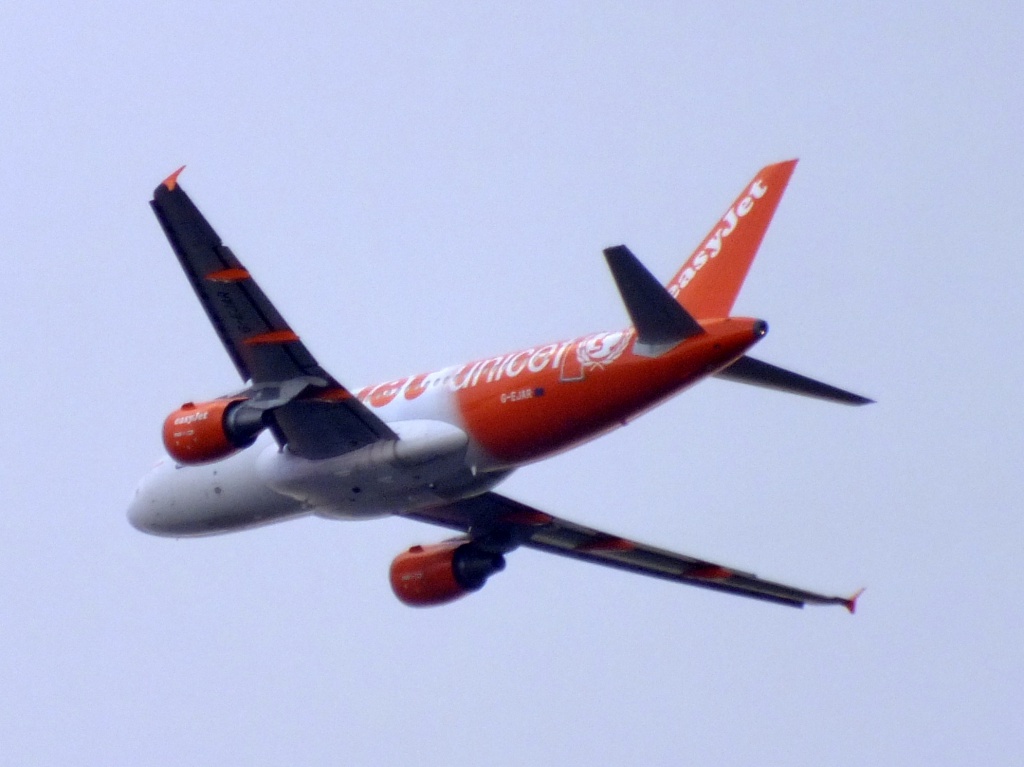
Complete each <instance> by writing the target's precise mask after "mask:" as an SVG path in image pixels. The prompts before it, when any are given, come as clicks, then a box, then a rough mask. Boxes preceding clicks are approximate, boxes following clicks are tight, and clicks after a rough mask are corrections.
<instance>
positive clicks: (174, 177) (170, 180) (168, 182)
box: [164, 165, 185, 192]
mask: <svg viewBox="0 0 1024 767" xmlns="http://www.w3.org/2000/svg"><path fill="white" fill-rule="evenodd" d="M183 170H185V166H184V165H182V166H181V167H180V168H178V169H177V170H176V171H174V173H172V174H171V175H169V176H168V177H167V178H165V179H164V186H165V187H167V191H168V192H173V191H174V187H176V186H177V185H178V176H180V175H181V172H182V171H183Z"/></svg>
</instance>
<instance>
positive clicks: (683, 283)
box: [668, 160, 796, 320]
mask: <svg viewBox="0 0 1024 767" xmlns="http://www.w3.org/2000/svg"><path fill="white" fill-rule="evenodd" d="M795 167H796V160H787V161H786V162H780V163H777V164H775V165H769V166H767V167H766V168H762V169H761V171H760V172H759V173H758V174H757V175H756V176H754V178H753V180H752V181H751V182H750V183H749V184H748V185H747V186H746V187H745V188H744V189H743V191H742V192H740V196H739V197H737V198H736V201H735V202H734V203H733V204H732V205H731V206H729V209H728V210H727V211H726V212H725V215H724V216H722V218H721V220H720V221H718V222H717V223H716V224H715V225H714V226H713V227H712V228H711V231H710V232H708V235H707V237H705V238H704V241H703V242H702V243H701V245H700V247H699V248H697V250H695V251H694V252H693V255H691V256H690V257H689V258H688V259H687V260H686V263H685V264H683V268H682V269H680V270H679V272H678V273H677V274H676V276H675V277H673V278H672V281H671V282H670V283H669V284H668V291H669V292H670V293H671V294H672V295H673V296H674V297H675V299H676V300H677V301H678V302H679V303H680V304H682V305H683V306H684V307H686V309H687V311H689V312H690V314H692V315H693V316H694V317H696V318H697V319H698V320H701V319H711V318H714V317H728V316H729V312H730V310H731V309H732V305H733V303H735V301H736V296H737V294H738V293H739V292H740V288H741V287H742V286H743V280H744V279H745V278H746V276H747V271H748V270H749V269H750V264H751V263H752V262H753V261H754V256H755V255H757V249H758V247H760V245H761V240H763V239H764V234H765V232H766V231H767V230H768V224H769V223H771V220H772V216H773V215H774V214H775V208H777V207H778V205H779V200H780V199H782V193H783V192H784V191H785V190H786V185H787V184H788V183H789V177H790V176H792V175H793V169H794V168H795Z"/></svg>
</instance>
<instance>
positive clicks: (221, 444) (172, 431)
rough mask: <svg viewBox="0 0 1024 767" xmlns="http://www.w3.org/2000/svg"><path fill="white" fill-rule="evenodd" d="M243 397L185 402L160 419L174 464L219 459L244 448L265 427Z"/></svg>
mask: <svg viewBox="0 0 1024 767" xmlns="http://www.w3.org/2000/svg"><path fill="white" fill-rule="evenodd" d="M245 403H246V400H245V398H241V397H236V398H229V399H217V400H213V401H211V402H201V403H199V404H195V403H192V402H186V403H185V404H184V405H182V406H181V407H180V408H178V409H177V410H175V411H174V412H173V413H171V414H170V415H169V416H167V419H166V420H165V421H164V432H163V436H164V447H165V448H167V452H168V453H169V454H170V456H171V457H172V458H173V459H174V460H175V461H177V462H178V463H183V464H189V465H191V464H197V463H209V462H210V461H219V460H221V459H222V458H227V457H228V456H229V455H232V454H233V453H237V452H238V451H239V450H241V449H243V448H246V447H248V446H249V445H251V444H252V443H253V442H255V441H256V437H257V436H258V435H259V433H260V432H261V431H262V430H263V428H264V427H265V426H266V424H265V423H264V420H263V413H264V411H262V410H256V409H254V408H251V407H246V405H245Z"/></svg>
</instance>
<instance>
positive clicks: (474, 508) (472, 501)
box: [403, 492, 860, 613]
mask: <svg viewBox="0 0 1024 767" xmlns="http://www.w3.org/2000/svg"><path fill="white" fill-rule="evenodd" d="M403 516H406V517H409V518H411V519H417V520H419V521H421V522H430V523H432V524H436V525H441V526H443V527H448V528H452V529H454V530H459V531H461V532H464V533H468V534H469V536H470V537H471V538H472V539H473V540H474V541H476V542H477V543H479V544H480V545H482V546H483V547H484V548H493V549H494V550H496V551H501V552H506V551H510V550H511V549H514V548H516V547H517V546H527V547H529V548H531V549H539V550H540V551H548V552H551V553H552V554H561V555H562V556H566V557H572V558H573V559H579V560H582V561H584V562H593V563H595V564H599V565H607V566H609V567H615V568H618V569H620V570H628V571H630V572H634V573H640V574H642V575H651V576H654V577H655V578H662V579H664V580H668V581H674V582H676V583H686V584H689V585H691V586H698V587H700V588H705V589H713V590H715V591H724V592H726V593H729V594H738V595H739V596H744V597H751V598H753V599H761V600H764V601H766V602H775V603H777V604H783V605H789V606H790V607H803V606H804V605H805V604H824V605H843V606H844V607H845V608H846V609H847V610H849V611H850V612H851V613H852V612H853V611H854V609H855V607H856V602H857V597H858V596H860V593H859V592H858V593H857V594H854V595H853V596H852V597H837V596H827V595H825V594H816V593H814V592H813V591H805V590H803V589H798V588H794V587H793V586H786V585H785V584H782V583H774V582H772V581H766V580H763V579H761V578H758V577H757V576H756V575H753V574H752V573H745V572H741V571H740V570H736V569H734V568H732V567H726V566H724V565H720V564H716V563H714V562H708V561H707V560H704V559H699V558H697V557H691V556H687V555H686V554H677V553H675V552H672V551H666V550H664V549H658V548H655V547H653V546H646V545H644V544H642V543H637V542H635V541H630V540H627V539H625V538H620V537H618V536H616V535H610V534H609V533H604V532H601V531H600V530H594V529H593V528H589V527H584V526H583V525H578V524H576V523H575V522H569V521H568V520H565V519H559V518H558V517H554V516H552V515H550V514H548V513H546V512H543V511H539V510H538V509H535V508H532V507H531V506H527V505H526V504H524V503H520V502H518V501H514V500H512V499H511V498H507V497H505V496H503V495H499V494H498V493H493V492H489V493H484V494H483V495H478V496H476V497H473V498H466V499H464V500H461V501H456V502H455V503H452V504H449V505H447V506H441V507H437V508H431V509H421V510H417V511H414V512H411V513H408V514H404V515H403Z"/></svg>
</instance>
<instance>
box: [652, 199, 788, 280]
mask: <svg viewBox="0 0 1024 767" xmlns="http://www.w3.org/2000/svg"><path fill="white" fill-rule="evenodd" d="M767 191H768V187H767V186H765V183H764V182H763V181H762V180H761V179H757V180H756V181H755V182H754V183H753V184H751V185H750V188H749V189H748V190H747V194H746V196H745V197H743V198H742V199H741V200H740V201H739V202H737V203H736V204H735V205H733V206H732V207H731V208H729V210H728V211H726V213H725V215H724V216H722V224H723V225H722V226H720V227H717V228H716V229H715V230H714V231H713V232H712V234H711V236H710V237H708V238H707V240H705V241H704V244H703V245H701V246H700V248H698V249H697V252H696V253H694V255H693V258H692V259H690V262H689V263H688V264H687V265H686V267H685V268H684V269H683V270H682V271H681V272H680V273H679V277H678V279H677V280H676V281H675V282H673V283H672V284H671V285H670V286H669V288H668V292H669V293H671V294H672V296H673V298H675V297H677V296H678V295H679V291H681V290H682V289H683V288H685V287H686V286H687V285H688V284H690V280H692V279H693V278H694V277H696V276H697V272H699V271H700V270H701V269H703V268H704V267H705V266H706V265H707V264H708V263H710V262H711V260H712V259H714V258H716V257H717V256H718V254H719V253H721V252H722V245H723V241H724V240H725V238H726V237H728V236H729V235H730V234H732V233H733V232H735V231H736V227H737V226H739V223H740V219H741V218H743V217H744V216H746V215H747V214H748V213H750V211H752V210H753V209H754V205H755V204H756V203H757V201H758V200H760V199H761V198H762V197H764V195H765V193H766V192H767Z"/></svg>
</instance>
